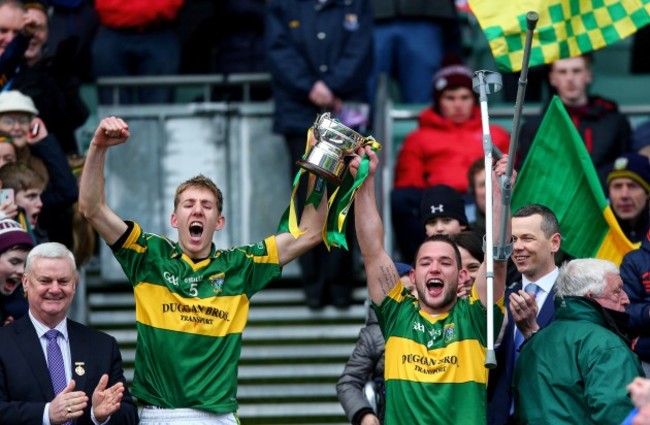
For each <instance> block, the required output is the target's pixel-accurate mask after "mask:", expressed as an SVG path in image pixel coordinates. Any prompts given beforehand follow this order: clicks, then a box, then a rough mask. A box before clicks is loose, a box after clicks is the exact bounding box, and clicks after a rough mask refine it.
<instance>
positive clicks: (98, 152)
mask: <svg viewBox="0 0 650 425" xmlns="http://www.w3.org/2000/svg"><path fill="white" fill-rule="evenodd" d="M129 136H130V133H129V126H128V125H127V124H126V123H125V122H124V121H123V120H122V119H121V118H115V117H110V118H104V119H103V120H102V121H101V122H100V123H99V126H98V127H97V130H95V136H94V137H93V140H92V141H91V142H90V148H89V149H88V153H87V155H86V162H85V164H84V168H83V171H82V173H81V182H80V186H79V211H80V212H81V214H83V216H84V217H85V218H86V220H88V221H89V222H90V224H91V225H92V226H93V228H94V229H95V230H97V232H98V233H99V235H100V236H101V237H102V239H104V240H105V241H106V243H108V244H109V245H112V244H113V243H115V242H117V240H118V239H119V238H120V236H122V234H123V233H124V232H126V229H127V225H126V223H125V222H124V220H122V219H121V218H120V217H119V216H118V215H117V214H115V212H114V211H113V210H111V209H110V208H109V207H108V205H107V204H106V198H105V196H104V162H105V160H106V152H107V150H108V148H109V147H111V146H114V145H120V144H122V143H124V142H126V140H127V139H128V137H129Z"/></svg>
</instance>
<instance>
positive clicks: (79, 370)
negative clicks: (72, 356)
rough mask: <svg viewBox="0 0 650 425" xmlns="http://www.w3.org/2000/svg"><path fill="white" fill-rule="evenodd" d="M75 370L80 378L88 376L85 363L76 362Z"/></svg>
mask: <svg viewBox="0 0 650 425" xmlns="http://www.w3.org/2000/svg"><path fill="white" fill-rule="evenodd" d="M74 364H75V368H74V371H75V373H76V374H77V375H79V376H84V375H85V374H86V369H84V365H85V364H86V363H84V362H75V363H74Z"/></svg>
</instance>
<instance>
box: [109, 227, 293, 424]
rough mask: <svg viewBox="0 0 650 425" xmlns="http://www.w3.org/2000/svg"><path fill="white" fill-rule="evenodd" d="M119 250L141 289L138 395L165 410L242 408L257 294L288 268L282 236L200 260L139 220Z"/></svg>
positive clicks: (137, 302)
mask: <svg viewBox="0 0 650 425" xmlns="http://www.w3.org/2000/svg"><path fill="white" fill-rule="evenodd" d="M114 249H115V252H114V255H115V258H117V260H118V261H119V263H120V264H121V266H122V268H123V269H124V272H125V273H126V275H127V277H128V278H129V280H130V282H131V283H132V285H133V287H134V294H135V305H136V322H137V323H136V325H137V330H138V342H137V348H136V354H135V375H134V377H133V390H132V392H133V395H135V396H136V397H138V398H139V399H140V400H142V401H145V402H147V403H150V404H153V405H156V406H161V407H166V408H194V409H200V410H205V411H209V412H214V413H229V412H235V411H236V410H237V408H238V404H237V400H236V398H235V396H236V393H237V365H238V362H239V356H240V352H241V336H242V331H243V330H244V327H245V325H246V321H247V320H248V310H249V304H250V298H251V297H252V296H253V294H255V293H256V292H258V291H259V290H261V289H262V288H264V286H266V285H267V284H268V283H269V282H270V281H272V280H274V279H276V278H278V277H279V276H280V274H281V268H280V265H279V260H278V249H277V245H276V239H275V237H274V236H271V237H269V238H267V239H265V240H264V241H262V242H259V243H257V244H255V245H247V246H243V247H239V248H233V249H229V250H215V248H214V246H213V247H212V251H211V252H210V256H209V257H208V258H207V259H205V260H202V261H199V262H196V263H195V262H193V261H192V260H191V259H190V258H189V257H187V255H185V254H183V252H182V251H181V249H180V247H179V245H178V244H177V243H174V242H172V241H170V240H169V239H167V238H165V237H162V236H158V235H154V234H151V233H145V232H143V231H142V229H141V228H140V226H138V225H137V224H135V223H134V225H133V227H132V229H131V230H130V231H129V234H128V235H127V237H126V238H125V239H124V243H123V245H122V246H121V247H119V248H117V249H116V248H115V247H114Z"/></svg>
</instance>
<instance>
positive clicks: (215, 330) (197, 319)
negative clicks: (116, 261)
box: [134, 282, 250, 337]
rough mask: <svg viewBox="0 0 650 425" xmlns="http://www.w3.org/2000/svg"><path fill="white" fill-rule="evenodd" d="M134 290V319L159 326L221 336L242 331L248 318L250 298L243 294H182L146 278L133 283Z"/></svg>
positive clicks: (159, 327) (177, 330) (144, 323)
mask: <svg viewBox="0 0 650 425" xmlns="http://www.w3.org/2000/svg"><path fill="white" fill-rule="evenodd" d="M134 294H135V300H136V306H137V309H136V316H135V319H136V321H138V322H139V323H142V324H143V325H147V326H151V327H154V328H158V329H166V330H170V331H176V332H186V333H191V334H199V335H207V336H213V337H223V336H226V335H230V334H237V333H242V331H243V330H244V327H245V326H246V321H247V319H248V309H249V306H250V301H249V299H248V297H247V296H246V295H244V294H242V295H233V296H219V297H211V298H184V297H182V296H180V295H179V294H176V293H173V292H170V291H169V289H168V288H167V287H165V286H161V285H155V284H152V283H147V282H141V283H139V284H138V285H136V286H135V287H134Z"/></svg>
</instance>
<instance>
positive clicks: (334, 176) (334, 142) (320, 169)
mask: <svg viewBox="0 0 650 425" xmlns="http://www.w3.org/2000/svg"><path fill="white" fill-rule="evenodd" d="M312 131H313V134H314V137H315V138H316V145H314V146H313V147H312V148H311V150H309V152H308V153H307V154H306V156H305V158H304V159H301V160H299V161H298V165H300V166H301V167H302V168H304V169H306V170H307V171H310V172H311V173H313V174H316V175H317V176H320V177H323V178H324V179H326V180H327V181H329V182H332V183H334V184H335V185H337V186H340V185H341V184H342V183H343V180H344V178H345V174H346V172H347V170H348V163H349V158H351V157H352V155H353V154H354V152H355V151H356V150H357V149H359V148H360V147H361V146H365V145H368V144H369V145H371V146H373V147H374V148H376V149H380V148H381V147H380V145H379V144H378V143H377V142H376V141H375V139H374V138H373V137H372V136H369V137H364V136H362V135H361V134H359V133H357V132H356V131H354V130H352V129H351V128H349V127H346V126H345V125H343V124H342V123H341V122H339V121H338V120H336V119H333V118H332V117H331V116H330V113H329V112H326V113H323V114H320V115H319V116H318V117H317V118H316V121H315V122H314V125H313V126H312Z"/></svg>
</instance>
